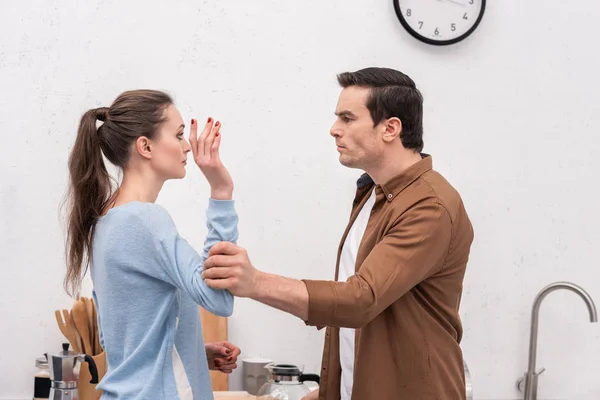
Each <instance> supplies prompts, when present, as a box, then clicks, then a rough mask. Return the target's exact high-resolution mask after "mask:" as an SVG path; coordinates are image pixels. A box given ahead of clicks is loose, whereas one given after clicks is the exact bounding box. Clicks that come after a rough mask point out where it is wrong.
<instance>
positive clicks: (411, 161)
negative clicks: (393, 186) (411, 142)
mask: <svg viewBox="0 0 600 400" xmlns="http://www.w3.org/2000/svg"><path fill="white" fill-rule="evenodd" d="M419 161H421V154H420V153H419V152H415V151H412V150H404V151H403V152H402V154H398V153H396V154H390V155H388V157H384V158H383V159H382V160H381V162H379V163H378V164H377V165H374V166H372V167H371V168H368V169H367V170H365V172H366V173H367V174H369V176H370V177H371V178H372V179H373V181H374V182H375V183H376V184H378V185H382V184H385V183H386V182H388V181H389V180H390V179H392V178H393V177H395V176H397V175H400V174H401V173H403V172H404V171H406V170H407V169H408V168H410V167H411V166H413V165H415V164H416V163H418V162H419Z"/></svg>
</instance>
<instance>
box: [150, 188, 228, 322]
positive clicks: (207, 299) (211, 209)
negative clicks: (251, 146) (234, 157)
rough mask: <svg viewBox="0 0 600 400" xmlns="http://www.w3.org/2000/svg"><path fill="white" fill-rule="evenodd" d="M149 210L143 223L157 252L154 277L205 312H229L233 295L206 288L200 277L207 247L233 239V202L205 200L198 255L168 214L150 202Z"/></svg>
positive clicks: (220, 313)
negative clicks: (203, 231)
mask: <svg viewBox="0 0 600 400" xmlns="http://www.w3.org/2000/svg"><path fill="white" fill-rule="evenodd" d="M151 207H152V211H151V212H150V213H148V214H149V215H148V218H144V217H143V216H142V215H140V218H142V219H143V223H144V225H145V226H146V228H147V229H148V230H149V232H150V233H151V235H152V237H153V241H154V248H155V249H156V251H157V256H158V261H159V264H160V267H159V270H158V271H155V273H156V274H157V277H158V278H159V279H162V280H164V281H166V282H168V283H170V284H172V285H174V286H176V287H178V288H179V289H181V290H182V291H184V292H185V293H186V294H187V295H188V296H189V297H190V298H191V299H192V300H193V301H195V302H196V303H197V304H199V305H200V306H202V307H203V308H205V309H206V310H207V311H209V312H211V313H213V314H215V315H218V316H222V317H228V316H230V315H231V314H232V313H233V295H232V294H231V293H229V292H228V291H227V290H218V289H212V288H209V287H208V286H207V285H206V283H205V282H204V280H203V279H202V276H201V273H202V270H203V266H204V261H205V260H206V258H207V257H208V252H209V251H210V248H211V247H212V246H213V245H214V244H216V243H218V242H220V241H228V242H233V243H235V242H237V239H238V229H237V223H238V217H237V214H236V212H235V209H234V201H232V200H228V201H224V200H214V199H210V200H209V206H208V209H207V212H206V215H207V227H208V235H207V238H206V241H205V243H204V249H203V251H202V255H200V254H198V252H196V250H195V249H194V248H193V247H192V246H191V245H190V244H189V243H188V242H187V241H186V240H185V239H184V238H182V237H181V236H180V235H179V233H178V232H177V229H176V227H175V223H174V222H173V220H172V218H171V216H170V215H169V214H168V212H167V211H166V210H165V209H164V208H163V207H161V206H159V205H156V204H153V205H152V206H151Z"/></svg>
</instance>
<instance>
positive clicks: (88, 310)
mask: <svg viewBox="0 0 600 400" xmlns="http://www.w3.org/2000/svg"><path fill="white" fill-rule="evenodd" d="M83 303H84V304H85V309H86V314H87V316H88V326H89V328H90V344H91V348H90V355H91V356H95V355H96V354H98V352H97V350H96V346H95V344H96V337H95V332H94V304H93V303H92V299H90V298H87V297H84V298H83Z"/></svg>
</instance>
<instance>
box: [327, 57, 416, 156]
mask: <svg viewBox="0 0 600 400" xmlns="http://www.w3.org/2000/svg"><path fill="white" fill-rule="evenodd" d="M337 79H338V83H339V84H340V86H342V87H343V88H347V87H348V86H360V87H365V88H368V89H370V90H371V95H370V96H369V99H368V100H367V104H366V106H367V108H368V109H369V112H370V114H371V118H372V119H373V123H374V125H375V126H377V125H378V124H379V123H380V122H381V121H383V120H384V119H388V118H392V117H397V118H399V119H400V121H402V133H401V134H400V139H401V140H402V145H403V146H404V147H405V148H407V149H413V150H414V151H417V152H420V151H421V150H423V96H422V95H421V92H420V91H419V89H417V86H416V85H415V82H414V81H413V80H412V79H411V78H410V77H409V76H408V75H405V74H403V73H402V72H400V71H397V70H395V69H391V68H375V67H371V68H365V69H361V70H359V71H356V72H344V73H342V74H339V75H338V76H337Z"/></svg>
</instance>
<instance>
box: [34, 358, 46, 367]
mask: <svg viewBox="0 0 600 400" xmlns="http://www.w3.org/2000/svg"><path fill="white" fill-rule="evenodd" d="M35 366H36V367H37V368H48V360H46V357H39V358H36V359H35Z"/></svg>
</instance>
